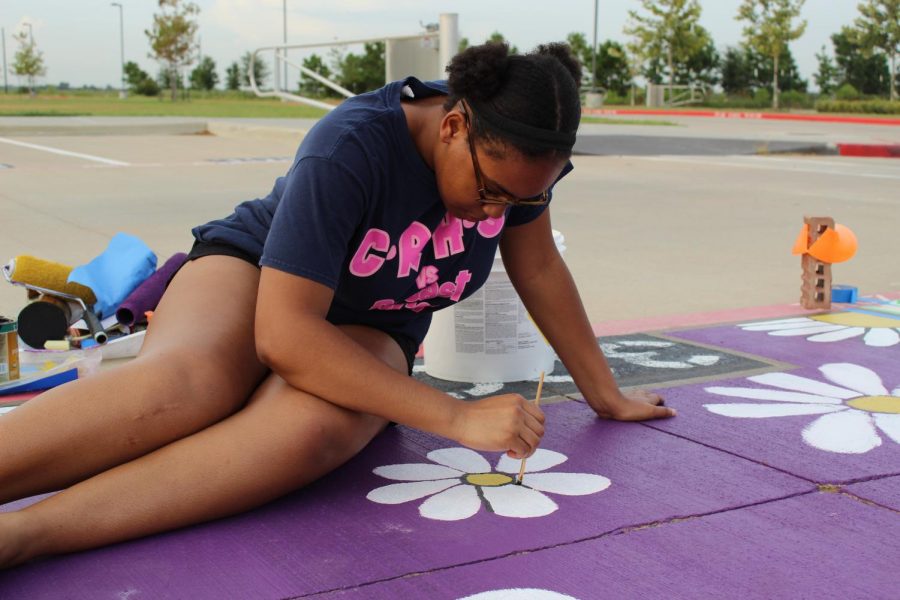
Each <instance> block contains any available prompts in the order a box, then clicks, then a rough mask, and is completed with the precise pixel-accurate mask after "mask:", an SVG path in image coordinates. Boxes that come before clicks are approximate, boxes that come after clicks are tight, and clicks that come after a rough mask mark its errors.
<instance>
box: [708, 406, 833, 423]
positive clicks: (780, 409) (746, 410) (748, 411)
mask: <svg viewBox="0 0 900 600" xmlns="http://www.w3.org/2000/svg"><path fill="white" fill-rule="evenodd" d="M703 408H705V409H706V410H708V411H709V412H711V413H715V414H717V415H722V416H725V417H737V418H741V419H764V418H766V417H791V416H795V415H820V414H822V413H830V412H836V411H840V410H846V408H847V407H846V406H828V405H827V404H704V405H703Z"/></svg>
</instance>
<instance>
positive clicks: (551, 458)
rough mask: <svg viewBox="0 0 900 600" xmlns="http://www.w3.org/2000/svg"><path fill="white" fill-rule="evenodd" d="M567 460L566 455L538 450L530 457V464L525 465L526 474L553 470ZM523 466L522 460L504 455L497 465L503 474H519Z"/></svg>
mask: <svg viewBox="0 0 900 600" xmlns="http://www.w3.org/2000/svg"><path fill="white" fill-rule="evenodd" d="M567 460H568V457H566V455H565V454H560V453H559V452H554V451H553V450H544V449H543V448H538V449H537V450H535V451H534V454H532V455H531V456H529V457H528V462H526V463H525V472H526V473H537V472H538V471H546V470H547V469H552V468H553V467H555V466H556V465H561V464H562V463H564V462H566V461H567ZM521 465H522V461H521V459H518V458H510V457H509V456H507V455H506V454H504V455H503V456H501V457H500V461H499V462H498V463H497V470H498V471H500V472H501V473H518V472H519V467H520V466H521Z"/></svg>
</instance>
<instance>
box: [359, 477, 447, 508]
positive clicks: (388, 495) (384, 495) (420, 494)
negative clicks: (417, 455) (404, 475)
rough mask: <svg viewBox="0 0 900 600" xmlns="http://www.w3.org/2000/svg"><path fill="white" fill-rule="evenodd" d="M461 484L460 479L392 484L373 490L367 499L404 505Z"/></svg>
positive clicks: (379, 502)
mask: <svg viewBox="0 0 900 600" xmlns="http://www.w3.org/2000/svg"><path fill="white" fill-rule="evenodd" d="M459 483H460V481H459V479H444V480H441V481H414V482H412V483H392V484H391V485H386V486H384V487H380V488H376V489H374V490H372V491H371V492H369V494H368V495H367V496H366V498H368V499H369V500H371V501H372V502H377V503H378V504H403V503H404V502H409V501H410V500H418V499H419V498H424V497H425V496H430V495H431V494H436V493H438V492H442V491H444V490H446V489H447V488H449V487H453V486H454V485H458V484H459Z"/></svg>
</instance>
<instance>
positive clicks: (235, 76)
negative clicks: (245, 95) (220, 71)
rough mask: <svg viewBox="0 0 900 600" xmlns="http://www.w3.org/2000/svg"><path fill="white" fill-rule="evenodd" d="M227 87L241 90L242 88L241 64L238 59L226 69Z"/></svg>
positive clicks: (227, 88)
mask: <svg viewBox="0 0 900 600" xmlns="http://www.w3.org/2000/svg"><path fill="white" fill-rule="evenodd" d="M225 89H226V90H239V89H241V65H239V64H238V63H237V61H235V62H233V63H231V64H230V65H228V68H227V69H225Z"/></svg>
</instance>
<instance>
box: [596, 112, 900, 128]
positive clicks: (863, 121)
mask: <svg viewBox="0 0 900 600" xmlns="http://www.w3.org/2000/svg"><path fill="white" fill-rule="evenodd" d="M584 114H587V115H613V116H614V115H653V116H672V117H706V118H716V119H758V120H764V121H814V122H818V123H855V124H857V125H893V126H900V119H895V118H890V117H852V116H846V115H841V116H838V115H797V114H790V113H760V112H739V111H738V112H734V111H719V110H663V109H640V108H586V109H584Z"/></svg>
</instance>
